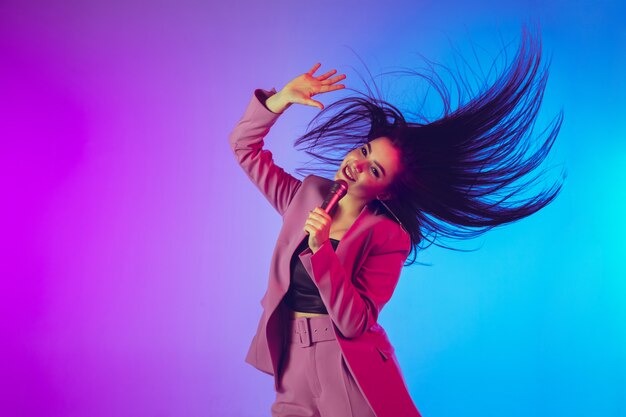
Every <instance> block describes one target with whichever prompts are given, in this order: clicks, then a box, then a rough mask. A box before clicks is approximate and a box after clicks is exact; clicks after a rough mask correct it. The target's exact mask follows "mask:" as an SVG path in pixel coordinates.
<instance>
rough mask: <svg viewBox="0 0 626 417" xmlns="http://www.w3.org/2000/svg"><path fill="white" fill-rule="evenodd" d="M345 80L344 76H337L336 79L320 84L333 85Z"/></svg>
mask: <svg viewBox="0 0 626 417" xmlns="http://www.w3.org/2000/svg"><path fill="white" fill-rule="evenodd" d="M333 71H334V70H333ZM345 78H346V74H341V75H338V76H336V77H333V78H331V79H330V80H325V81H322V84H324V85H328V84H334V83H336V82H337V81H341V80H343V79H345Z"/></svg>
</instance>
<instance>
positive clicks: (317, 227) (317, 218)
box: [304, 180, 348, 253]
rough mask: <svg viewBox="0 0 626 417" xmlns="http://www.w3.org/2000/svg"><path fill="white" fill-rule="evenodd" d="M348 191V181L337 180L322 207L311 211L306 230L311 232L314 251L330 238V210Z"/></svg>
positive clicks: (310, 245)
mask: <svg viewBox="0 0 626 417" xmlns="http://www.w3.org/2000/svg"><path fill="white" fill-rule="evenodd" d="M347 192H348V183H347V182H346V181H344V180H336V181H335V183H334V184H333V186H332V187H331V189H330V192H329V193H328V195H327V196H326V198H325V199H324V202H323V203H322V206H321V207H316V208H314V209H313V210H311V212H310V213H309V218H308V219H307V221H306V223H305V226H304V231H305V232H307V233H308V234H309V247H310V248H311V250H312V251H313V253H315V252H317V251H318V249H319V248H320V247H321V246H322V244H323V243H324V242H326V241H327V240H328V239H329V235H330V225H331V223H332V218H331V216H330V214H329V213H330V212H331V211H332V210H333V209H334V208H335V207H336V206H337V203H338V202H339V200H341V198H342V197H343V196H345V195H346V193H347Z"/></svg>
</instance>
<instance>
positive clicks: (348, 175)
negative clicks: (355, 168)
mask: <svg viewBox="0 0 626 417" xmlns="http://www.w3.org/2000/svg"><path fill="white" fill-rule="evenodd" d="M343 176H344V177H346V178H347V179H349V180H350V181H352V182H356V178H354V177H353V176H352V172H351V171H350V169H348V165H346V166H345V167H344V168H343Z"/></svg>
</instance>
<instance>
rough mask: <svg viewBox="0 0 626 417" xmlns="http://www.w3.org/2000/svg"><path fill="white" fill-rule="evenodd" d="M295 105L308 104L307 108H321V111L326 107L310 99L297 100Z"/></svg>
mask: <svg viewBox="0 0 626 417" xmlns="http://www.w3.org/2000/svg"><path fill="white" fill-rule="evenodd" d="M294 103H299V104H306V105H307V106H313V107H317V108H319V109H320V110H324V105H323V104H322V103H320V102H319V101H317V100H313V99H310V98H297V99H294Z"/></svg>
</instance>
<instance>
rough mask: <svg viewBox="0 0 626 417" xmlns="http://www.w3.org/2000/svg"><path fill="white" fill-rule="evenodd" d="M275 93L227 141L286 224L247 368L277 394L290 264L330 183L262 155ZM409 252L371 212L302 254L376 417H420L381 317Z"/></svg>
mask: <svg viewBox="0 0 626 417" xmlns="http://www.w3.org/2000/svg"><path fill="white" fill-rule="evenodd" d="M274 93H276V90H275V89H272V90H271V91H266V90H262V89H257V90H255V92H254V95H253V96H252V99H251V101H250V103H249V104H248V107H247V109H246V111H245V113H244V115H243V117H242V118H241V120H240V121H239V122H238V124H237V125H236V127H235V128H234V130H233V131H232V133H231V134H230V136H229V141H230V145H231V147H232V149H233V152H234V154H235V157H236V159H237V161H238V162H239V164H240V165H241V167H242V168H243V170H244V172H245V173H246V174H247V175H248V177H249V178H250V179H251V180H252V182H253V183H254V184H255V185H256V187H257V188H258V189H259V190H260V191H261V193H262V194H263V195H264V196H265V198H266V199H267V200H268V201H269V202H270V204H271V205H272V206H273V207H274V208H275V209H276V211H278V213H279V214H280V215H281V216H282V218H283V225H282V228H281V230H280V233H279V236H278V240H277V242H276V247H275V248H274V253H273V255H272V260H271V264H270V273H269V283H268V287H267V291H266V292H265V295H264V296H263V299H262V300H261V305H262V306H263V314H262V315H261V318H260V320H259V324H258V328H257V331H256V334H255V335H254V338H253V339H252V343H251V345H250V348H249V351H248V354H247V356H246V362H248V363H249V364H251V365H253V366H254V367H255V368H257V369H259V370H261V371H263V372H265V373H268V374H270V375H274V384H275V387H276V389H278V387H279V379H278V378H277V375H278V364H279V360H280V357H281V354H282V349H283V346H282V334H283V333H282V326H284V325H285V322H286V320H287V316H286V314H285V313H286V311H285V308H284V307H283V303H281V300H282V298H283V296H284V295H285V293H286V292H287V289H288V288H289V281H290V269H289V266H290V260H291V257H292V255H293V253H294V251H295V250H296V247H297V246H298V244H299V243H300V242H301V241H302V239H303V238H304V237H305V236H306V233H305V232H304V230H303V227H304V223H305V221H306V219H307V217H308V213H309V210H311V209H313V208H314V207H318V206H321V204H322V202H323V200H324V197H325V196H326V194H327V193H328V191H329V189H330V186H331V185H332V180H329V179H326V178H322V177H319V176H315V175H309V176H307V177H306V178H304V179H303V180H302V181H301V180H299V179H297V178H294V177H293V176H291V175H290V174H289V173H287V172H285V171H284V170H283V169H282V168H280V167H279V166H277V165H276V164H274V161H273V158H272V153H271V152H270V151H268V150H264V149H263V144H264V137H265V136H266V135H267V133H268V132H269V130H270V128H271V126H272V125H273V124H274V123H275V122H276V120H277V119H278V117H279V116H280V114H276V113H273V112H271V111H269V110H268V109H267V108H266V107H265V105H264V103H265V100H266V99H267V98H268V97H269V96H271V95H272V94H274ZM410 249H411V246H410V237H409V235H408V233H406V232H405V231H404V230H403V229H402V227H401V226H400V225H399V224H398V223H397V222H396V221H394V220H392V219H391V218H389V217H387V216H385V215H382V214H381V215H378V214H377V213H375V212H373V211H372V210H371V209H370V207H369V206H367V205H366V206H365V207H364V208H363V210H362V211H361V213H360V214H359V216H358V218H357V219H356V221H355V222H354V223H353V225H352V226H351V227H350V229H349V230H348V231H347V232H346V233H345V235H344V236H343V238H342V239H341V240H340V242H339V245H338V246H337V251H336V252H335V250H334V249H333V247H332V245H331V243H330V241H327V242H326V243H324V244H323V245H322V246H321V247H320V249H319V250H318V251H317V252H316V253H315V254H314V253H313V252H312V251H311V249H310V248H307V249H305V250H304V251H302V252H300V253H299V254H298V256H299V258H300V259H301V260H302V263H303V265H304V267H305V269H306V270H307V272H308V273H309V275H310V276H311V277H312V279H313V281H314V283H315V284H316V285H317V287H318V289H319V292H320V295H321V297H322V301H323V302H324V305H325V306H326V309H327V311H328V314H329V315H330V318H331V319H332V321H333V323H334V326H333V330H334V332H335V334H336V336H337V340H338V341H339V345H340V347H341V351H342V353H343V356H344V358H345V361H346V363H347V364H348V367H349V369H350V371H351V372H352V374H353V375H354V378H355V380H356V382H357V384H358V386H359V388H360V389H361V392H362V393H363V394H364V396H365V397H366V398H367V401H368V402H369V404H370V406H371V407H372V409H373V410H374V412H375V414H376V415H377V416H378V417H400V416H403V417H405V416H409V417H418V416H420V413H419V411H418V410H417V408H416V407H415V405H414V404H413V401H412V399H411V397H410V395H409V392H408V390H407V387H406V383H405V380H404V377H403V375H402V372H401V370H400V367H399V364H398V361H397V359H396V356H395V354H394V348H393V346H392V345H391V343H390V342H389V339H388V338H387V334H386V332H385V330H384V329H383V328H382V327H381V326H380V325H379V324H378V323H377V318H378V314H379V313H380V311H381V310H382V308H383V307H384V305H385V304H386V303H387V302H388V301H389V299H390V298H391V296H392V294H393V291H394V289H395V287H396V284H397V283H398V279H399V277H400V272H401V269H402V266H403V264H404V262H405V260H406V258H407V256H408V254H409V251H410Z"/></svg>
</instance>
